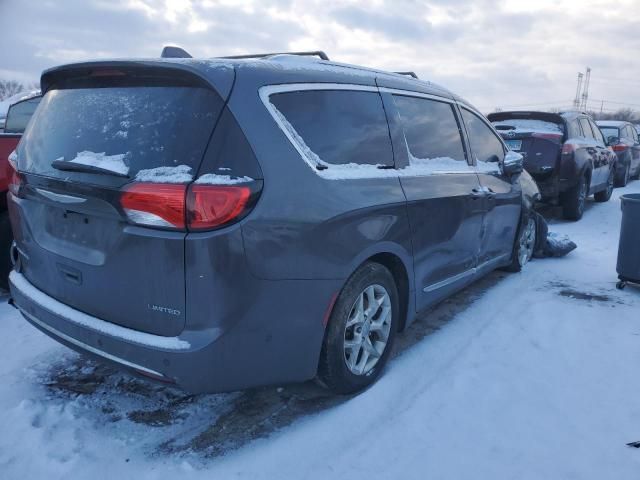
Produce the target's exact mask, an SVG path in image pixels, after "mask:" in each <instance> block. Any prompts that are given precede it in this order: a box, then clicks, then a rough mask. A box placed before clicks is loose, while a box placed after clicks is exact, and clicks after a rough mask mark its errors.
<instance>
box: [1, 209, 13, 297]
mask: <svg viewBox="0 0 640 480" xmlns="http://www.w3.org/2000/svg"><path fill="white" fill-rule="evenodd" d="M12 242H13V233H12V231H11V222H10V221H9V212H2V213H0V288H4V289H5V290H8V289H9V272H10V271H11V268H12V264H11V252H10V250H11V243H12Z"/></svg>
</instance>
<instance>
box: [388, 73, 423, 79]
mask: <svg viewBox="0 0 640 480" xmlns="http://www.w3.org/2000/svg"><path fill="white" fill-rule="evenodd" d="M393 73H397V74H398V75H405V76H407V77H413V78H415V79H418V75H416V72H393Z"/></svg>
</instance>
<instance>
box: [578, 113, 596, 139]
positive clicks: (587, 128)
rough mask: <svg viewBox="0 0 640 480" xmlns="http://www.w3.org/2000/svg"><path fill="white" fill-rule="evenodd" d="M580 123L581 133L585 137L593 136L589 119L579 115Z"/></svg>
mask: <svg viewBox="0 0 640 480" xmlns="http://www.w3.org/2000/svg"><path fill="white" fill-rule="evenodd" d="M580 125H581V126H582V134H583V136H585V137H587V138H595V137H594V136H593V132H592V131H591V125H589V119H587V118H584V117H581V118H580Z"/></svg>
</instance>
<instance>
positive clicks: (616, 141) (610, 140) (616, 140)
mask: <svg viewBox="0 0 640 480" xmlns="http://www.w3.org/2000/svg"><path fill="white" fill-rule="evenodd" d="M619 143H620V138H618V137H615V136H611V137H607V145H617V144H619Z"/></svg>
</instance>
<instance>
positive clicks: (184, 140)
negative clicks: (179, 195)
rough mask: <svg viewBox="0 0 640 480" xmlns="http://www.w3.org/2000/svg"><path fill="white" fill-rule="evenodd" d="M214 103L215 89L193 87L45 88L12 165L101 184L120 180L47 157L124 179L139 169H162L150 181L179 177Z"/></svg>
mask: <svg viewBox="0 0 640 480" xmlns="http://www.w3.org/2000/svg"><path fill="white" fill-rule="evenodd" d="M221 109H222V100H221V99H220V97H219V96H218V94H217V93H215V92H213V91H211V90H208V89H205V88H198V87H184V86H161V87H156V86H154V87H108V88H80V89H65V90H51V91H49V92H47V93H46V95H45V96H44V97H43V98H42V103H41V105H40V108H38V110H37V111H36V113H35V115H34V116H33V119H32V122H31V123H30V125H29V128H28V129H27V130H26V132H25V136H24V140H25V141H23V142H21V144H20V148H19V150H18V156H19V168H20V169H21V170H25V171H27V172H30V173H36V174H42V175H46V176H50V177H57V178H65V179H72V180H74V181H79V182H84V183H97V184H101V185H102V184H106V185H112V184H117V183H120V184H122V183H123V181H126V179H124V180H123V179H122V178H120V180H119V182H117V181H115V180H114V177H111V176H109V175H95V174H87V173H78V172H69V171H61V170H58V169H55V168H53V166H52V162H55V161H58V162H59V161H66V162H74V161H76V162H78V163H88V162H90V163H92V164H94V165H97V166H105V167H106V168H108V169H111V167H112V166H114V165H115V166H118V168H119V169H120V171H121V172H123V173H126V174H127V175H128V176H129V177H130V178H135V177H136V175H137V174H138V173H139V172H140V171H141V170H145V172H147V171H148V170H150V169H156V168H158V167H170V168H169V169H162V170H161V171H156V172H151V173H156V174H162V176H163V177H164V178H163V179H161V178H156V177H155V174H154V175H153V176H154V178H155V180H156V181H161V180H166V181H173V179H176V181H177V179H178V175H177V174H180V178H183V179H186V178H187V176H188V175H193V174H195V171H196V170H197V169H198V167H199V166H200V162H201V160H202V157H203V154H204V151H205V148H206V146H207V143H208V141H209V137H210V135H211V132H212V130H213V127H214V125H215V122H216V119H217V118H218V115H219V113H220V110H221ZM175 167H177V168H175ZM145 172H143V173H145ZM173 174H176V175H173ZM147 176H148V175H147Z"/></svg>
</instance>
